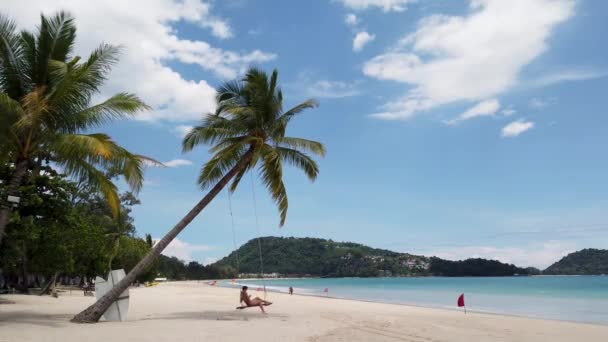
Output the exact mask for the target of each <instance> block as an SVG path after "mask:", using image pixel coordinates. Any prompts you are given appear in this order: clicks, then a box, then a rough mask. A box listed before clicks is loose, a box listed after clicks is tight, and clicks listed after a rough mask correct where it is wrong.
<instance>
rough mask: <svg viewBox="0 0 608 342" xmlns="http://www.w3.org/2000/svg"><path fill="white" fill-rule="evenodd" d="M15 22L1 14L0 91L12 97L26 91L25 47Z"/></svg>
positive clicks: (16, 96)
mask: <svg viewBox="0 0 608 342" xmlns="http://www.w3.org/2000/svg"><path fill="white" fill-rule="evenodd" d="M16 29H17V26H16V25H15V22H14V21H12V20H10V19H9V18H8V17H6V16H4V15H2V14H0V91H1V92H5V93H7V94H8V95H9V96H10V97H12V98H19V97H20V96H21V95H22V94H23V93H24V89H23V88H24V87H23V83H24V79H25V78H26V76H25V74H24V70H23V63H22V56H23V49H22V46H21V44H20V39H19V35H18V34H17V33H16Z"/></svg>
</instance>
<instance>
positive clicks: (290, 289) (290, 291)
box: [289, 286, 293, 295]
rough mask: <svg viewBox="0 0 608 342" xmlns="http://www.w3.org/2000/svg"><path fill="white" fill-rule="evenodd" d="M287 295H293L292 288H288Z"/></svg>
mask: <svg viewBox="0 0 608 342" xmlns="http://www.w3.org/2000/svg"><path fill="white" fill-rule="evenodd" d="M289 294H290V295H292V294H293V287H291V286H290V287H289Z"/></svg>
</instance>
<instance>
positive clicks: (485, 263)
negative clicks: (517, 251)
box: [214, 237, 528, 277]
mask: <svg viewBox="0 0 608 342" xmlns="http://www.w3.org/2000/svg"><path fill="white" fill-rule="evenodd" d="M260 243H261V245H262V256H263V260H264V273H267V274H268V273H278V274H280V275H282V276H317V277H377V276H389V277H390V276H425V275H442V276H510V275H514V274H521V275H526V274H528V271H527V270H526V269H523V268H518V267H516V266H514V265H509V264H503V263H501V262H498V261H495V260H484V259H468V260H464V261H448V260H443V259H440V258H436V257H432V258H428V257H425V256H419V255H412V254H408V253H397V252H393V251H389V250H385V249H377V248H371V247H368V246H365V245H361V244H357V243H351V242H335V241H332V240H324V239H315V238H282V237H262V238H260ZM237 256H238V262H237ZM214 266H215V267H217V268H224V269H226V268H234V269H238V272H239V273H245V274H251V275H255V274H259V273H260V258H259V251H258V240H257V239H253V240H250V241H249V242H247V243H246V244H244V245H243V246H241V247H240V248H239V249H237V250H236V251H233V252H232V253H230V254H229V255H228V256H227V257H225V258H223V259H221V260H219V261H218V262H216V263H215V264H214Z"/></svg>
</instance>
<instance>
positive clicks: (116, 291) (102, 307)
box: [71, 147, 254, 323]
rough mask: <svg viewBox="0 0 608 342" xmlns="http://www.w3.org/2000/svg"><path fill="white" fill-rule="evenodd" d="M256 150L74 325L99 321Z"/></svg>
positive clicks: (78, 317) (240, 162) (242, 160)
mask: <svg viewBox="0 0 608 342" xmlns="http://www.w3.org/2000/svg"><path fill="white" fill-rule="evenodd" d="M253 151H254V148H253V147H251V148H250V149H249V150H248V151H247V153H245V154H244V155H243V157H242V158H241V160H240V161H239V162H238V163H237V164H236V165H235V166H234V167H233V168H232V169H231V170H230V171H229V172H228V173H227V174H226V175H224V177H222V179H220V181H219V182H218V183H217V184H216V185H215V186H214V187H213V188H212V189H211V190H210V191H209V192H208V193H207V195H205V197H203V199H202V200H200V202H198V203H197V204H196V205H195V206H194V208H192V209H191V210H190V212H188V214H186V216H184V218H182V219H181V220H180V221H179V222H178V223H177V224H176V225H175V226H174V227H173V228H172V229H171V230H170V231H169V232H168V233H167V234H166V235H165V236H164V237H163V238H162V239H161V240H160V241H158V242H157V243H156V244H155V245H154V247H153V248H152V249H151V250H150V252H148V254H147V255H146V256H145V257H144V258H143V259H141V260H140V261H139V262H138V263H137V265H135V267H133V269H132V270H131V271H130V272H129V274H127V276H126V277H124V278H123V279H122V280H121V281H119V282H118V284H116V285H114V287H113V288H112V290H110V291H109V292H108V293H106V294H105V295H104V296H103V297H101V298H100V299H99V300H98V301H97V302H95V303H94V304H93V305H91V306H89V307H88V308H86V309H85V310H83V311H82V312H80V313H79V314H77V315H76V316H74V317H73V318H72V319H71V322H74V323H95V322H97V321H99V319H100V318H101V316H102V315H103V314H104V313H105V312H106V310H107V309H108V308H109V307H110V305H112V303H114V302H115V301H116V300H117V299H118V297H119V296H120V294H121V293H123V292H124V291H125V290H126V289H127V288H129V285H131V283H133V282H134V281H135V278H137V276H139V275H140V274H141V273H143V272H144V271H145V270H146V269H147V268H148V267H150V266H151V265H152V263H153V262H154V260H155V259H156V258H157V257H158V256H159V255H160V253H161V252H162V251H163V250H164V249H165V247H167V245H169V243H170V242H171V241H173V239H174V238H175V237H176V236H177V235H178V234H179V233H180V232H181V231H182V230H184V228H186V226H188V224H189V223H190V222H192V220H193V219H194V218H195V217H196V216H197V215H198V214H200V212H201V211H203V209H205V207H206V206H207V205H208V204H209V203H210V202H211V201H212V200H213V199H214V198H215V196H217V194H219V193H220V191H222V189H223V188H224V187H225V186H226V185H227V184H228V182H229V181H230V180H231V179H232V178H233V177H234V176H236V174H237V173H238V172H239V171H240V170H241V169H242V168H244V167H245V166H246V165H247V163H249V162H250V160H251V157H252V156H253Z"/></svg>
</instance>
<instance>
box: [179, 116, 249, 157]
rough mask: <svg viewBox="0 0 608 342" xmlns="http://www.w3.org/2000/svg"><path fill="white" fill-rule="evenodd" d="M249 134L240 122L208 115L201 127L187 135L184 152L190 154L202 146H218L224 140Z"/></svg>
mask: <svg viewBox="0 0 608 342" xmlns="http://www.w3.org/2000/svg"><path fill="white" fill-rule="evenodd" d="M246 132H247V127H244V126H243V125H242V123H241V122H239V121H238V120H230V119H227V118H224V117H222V116H218V115H207V116H206V117H205V119H203V121H202V122H201V124H200V125H198V126H195V127H194V128H192V129H191V130H190V132H188V134H186V136H185V137H184V140H183V141H182V150H183V151H184V152H189V151H191V150H192V149H194V147H196V146H198V145H200V144H216V143H218V142H220V141H222V140H224V139H228V138H235V137H238V136H241V135H243V134H245V133H246Z"/></svg>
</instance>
